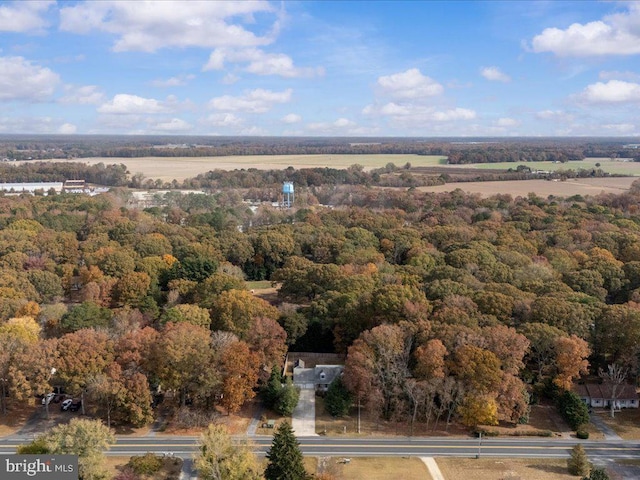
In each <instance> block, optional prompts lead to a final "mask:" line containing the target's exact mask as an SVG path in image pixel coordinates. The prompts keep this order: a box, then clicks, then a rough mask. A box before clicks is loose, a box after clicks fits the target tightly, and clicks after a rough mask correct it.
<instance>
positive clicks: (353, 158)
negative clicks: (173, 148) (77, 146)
mask: <svg viewBox="0 0 640 480" xmlns="http://www.w3.org/2000/svg"><path fill="white" fill-rule="evenodd" d="M445 158H446V157H442V156H438V155H403V154H397V155H393V154H390V155H248V156H230V157H143V158H124V157H122V158H121V157H114V158H111V157H110V158H102V157H92V158H79V159H76V160H66V159H55V160H51V161H52V162H76V163H85V164H88V165H96V164H98V163H104V164H105V165H111V164H121V163H122V164H124V165H126V166H127V168H128V169H129V172H130V173H131V175H135V174H136V173H142V174H143V175H144V176H145V178H153V179H160V180H162V181H171V180H173V179H175V180H178V181H182V180H184V179H187V178H193V177H195V176H197V175H198V174H200V173H205V172H208V171H210V170H216V169H217V170H237V169H241V168H244V169H247V168H257V169H259V170H271V169H274V170H280V169H283V168H287V167H294V168H312V167H331V168H338V169H343V168H348V167H349V166H351V165H354V164H356V163H357V164H359V165H362V166H363V167H364V168H365V170H371V169H373V168H380V167H384V166H385V165H387V164H388V163H393V164H395V165H396V166H397V167H402V166H403V165H405V164H406V163H407V162H409V163H411V165H412V166H414V167H428V166H434V165H440V164H441V162H443V161H444V159H445ZM15 163H16V164H21V163H24V162H15Z"/></svg>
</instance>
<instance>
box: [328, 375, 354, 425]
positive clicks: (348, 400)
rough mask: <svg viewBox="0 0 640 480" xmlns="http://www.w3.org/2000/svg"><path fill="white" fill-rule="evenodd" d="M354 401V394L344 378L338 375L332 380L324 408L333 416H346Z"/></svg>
mask: <svg viewBox="0 0 640 480" xmlns="http://www.w3.org/2000/svg"><path fill="white" fill-rule="evenodd" d="M352 403H353V396H352V395H351V393H350V392H349V390H347V387H345V386H344V383H343V382H342V378H340V377H338V378H336V379H335V380H334V381H333V382H331V385H329V389H328V390H327V394H326V395H325V397H324V408H326V409H327V412H329V413H330V414H331V416H333V417H344V416H345V415H347V414H348V413H349V409H350V408H351V404H352Z"/></svg>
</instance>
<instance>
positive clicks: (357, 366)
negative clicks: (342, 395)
mask: <svg viewBox="0 0 640 480" xmlns="http://www.w3.org/2000/svg"><path fill="white" fill-rule="evenodd" d="M410 345H411V339H410V336H409V335H407V333H406V332H405V331H404V330H403V329H402V328H401V327H400V326H397V325H380V326H378V327H375V328H373V329H371V330H367V331H365V332H363V333H362V335H360V337H359V338H358V339H357V340H356V341H355V342H354V344H353V345H352V346H351V347H349V353H348V355H347V360H346V363H345V369H344V382H345V385H346V386H347V388H348V389H349V390H350V391H351V392H353V393H354V394H355V395H356V396H357V397H358V399H360V398H363V399H368V400H373V399H374V397H375V396H376V395H373V394H374V393H377V394H379V395H381V400H382V403H381V410H382V416H383V417H384V418H387V419H388V418H391V415H392V413H393V411H394V408H395V402H396V401H397V399H398V396H399V394H400V393H401V392H402V385H403V383H404V381H405V379H406V378H407V377H408V373H409V368H408V365H409V352H410Z"/></svg>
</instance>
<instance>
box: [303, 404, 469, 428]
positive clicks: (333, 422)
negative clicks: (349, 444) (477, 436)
mask: <svg viewBox="0 0 640 480" xmlns="http://www.w3.org/2000/svg"><path fill="white" fill-rule="evenodd" d="M445 420H446V418H444V419H441V420H440V422H438V424H437V425H436V424H435V422H431V424H430V425H428V426H427V425H426V424H425V423H422V422H416V423H415V424H414V426H413V432H412V430H411V423H410V422H409V421H398V422H389V421H384V420H378V419H376V418H375V417H374V416H372V415H370V414H369V412H367V411H366V410H365V409H364V408H363V409H361V411H360V434H359V435H358V409H357V407H355V408H352V409H351V412H350V414H349V415H348V416H346V417H338V418H334V417H332V416H331V415H329V413H327V411H326V410H325V408H324V399H323V398H322V397H316V433H318V434H319V435H329V436H347V437H351V436H393V435H402V436H406V435H414V436H442V437H468V436H469V435H470V432H469V431H468V430H467V429H466V428H464V427H462V426H460V425H457V424H455V423H451V424H449V425H447V424H446V421H445Z"/></svg>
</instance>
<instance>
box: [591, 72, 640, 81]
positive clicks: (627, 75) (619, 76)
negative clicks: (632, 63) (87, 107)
mask: <svg viewBox="0 0 640 480" xmlns="http://www.w3.org/2000/svg"><path fill="white" fill-rule="evenodd" d="M598 78H599V79H600V80H628V81H631V82H637V81H640V73H635V72H619V71H617V70H612V71H606V70H603V71H601V72H600V73H598Z"/></svg>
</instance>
